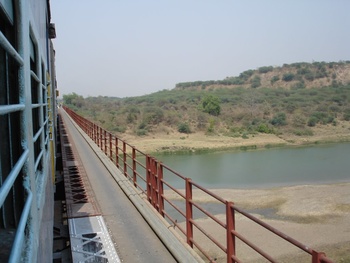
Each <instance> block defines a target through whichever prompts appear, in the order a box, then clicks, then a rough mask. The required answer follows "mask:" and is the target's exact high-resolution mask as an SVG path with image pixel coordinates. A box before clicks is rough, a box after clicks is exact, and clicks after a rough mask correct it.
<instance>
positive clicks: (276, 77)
mask: <svg viewBox="0 0 350 263" xmlns="http://www.w3.org/2000/svg"><path fill="white" fill-rule="evenodd" d="M279 80H280V77H279V76H277V75H276V76H273V77H272V78H271V84H272V85H273V84H274V83H275V82H276V81H279Z"/></svg>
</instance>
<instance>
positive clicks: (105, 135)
mask: <svg viewBox="0 0 350 263" xmlns="http://www.w3.org/2000/svg"><path fill="white" fill-rule="evenodd" d="M103 136H104V140H103V141H104V149H105V155H107V156H108V154H107V131H106V130H103Z"/></svg>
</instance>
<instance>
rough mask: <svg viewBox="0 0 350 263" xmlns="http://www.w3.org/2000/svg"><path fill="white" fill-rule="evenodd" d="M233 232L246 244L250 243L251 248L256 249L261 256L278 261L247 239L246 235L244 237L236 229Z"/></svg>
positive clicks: (271, 260)
mask: <svg viewBox="0 0 350 263" xmlns="http://www.w3.org/2000/svg"><path fill="white" fill-rule="evenodd" d="M231 234H233V235H235V237H237V238H239V239H240V240H241V241H242V242H244V243H245V244H246V245H248V246H249V247H250V248H252V249H253V250H255V251H256V252H257V253H259V254H260V255H261V256H263V257H264V258H266V259H267V260H269V261H270V262H276V261H275V260H274V259H273V258H272V257H271V256H269V255H268V254H266V253H265V252H264V251H263V250H262V249H260V248H258V247H257V246H255V245H254V244H253V243H252V242H250V241H249V240H248V239H246V238H245V237H243V236H242V235H241V234H239V233H238V232H236V231H234V230H233V231H232V232H231Z"/></svg>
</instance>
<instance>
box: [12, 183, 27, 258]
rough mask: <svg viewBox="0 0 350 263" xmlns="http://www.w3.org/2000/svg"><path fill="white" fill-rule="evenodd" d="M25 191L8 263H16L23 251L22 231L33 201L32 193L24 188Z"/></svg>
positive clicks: (23, 236) (23, 235)
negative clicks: (25, 194)
mask: <svg viewBox="0 0 350 263" xmlns="http://www.w3.org/2000/svg"><path fill="white" fill-rule="evenodd" d="M26 190H27V200H26V203H25V205H24V208H23V211H22V215H21V219H20V221H19V224H18V227H17V231H16V237H15V241H14V242H13V245H12V249H11V254H10V259H9V263H16V262H18V261H19V260H20V258H21V251H22V249H23V243H24V239H25V234H24V230H25V227H26V224H27V221H28V216H29V212H30V208H31V205H32V200H33V194H32V192H31V191H30V190H29V189H28V188H26Z"/></svg>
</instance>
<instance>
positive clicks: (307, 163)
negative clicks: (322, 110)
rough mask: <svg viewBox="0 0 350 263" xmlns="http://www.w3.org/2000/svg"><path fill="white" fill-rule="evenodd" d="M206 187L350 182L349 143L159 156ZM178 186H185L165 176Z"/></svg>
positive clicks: (264, 186)
mask: <svg viewBox="0 0 350 263" xmlns="http://www.w3.org/2000/svg"><path fill="white" fill-rule="evenodd" d="M156 158H157V159H158V160H161V161H162V162H163V163H164V164H166V165H167V166H169V167H170V168H172V169H174V170H175V171H177V172H179V173H180V174H182V175H183V176H185V177H191V178H192V180H193V181H194V182H196V183H198V184H200V185H202V186H204V187H207V188H212V189H214V188H268V187H275V186H276V187H277V186H290V185H300V184H325V183H337V182H349V181H350V143H339V144H326V145H318V146H308V147H297V148H275V149H268V150H257V151H246V152H218V153H206V154H186V155H184V154H181V155H160V156H156ZM166 180H167V181H169V182H170V183H171V184H173V185H174V186H176V187H179V188H183V183H182V182H181V183H180V182H178V180H175V179H174V180H173V178H171V177H166Z"/></svg>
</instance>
